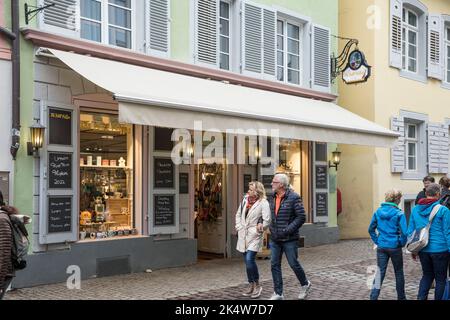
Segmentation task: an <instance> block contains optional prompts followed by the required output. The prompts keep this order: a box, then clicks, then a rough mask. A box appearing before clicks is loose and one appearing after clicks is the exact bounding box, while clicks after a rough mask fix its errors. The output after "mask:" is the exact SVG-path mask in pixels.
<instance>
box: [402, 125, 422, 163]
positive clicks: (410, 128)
mask: <svg viewBox="0 0 450 320" xmlns="http://www.w3.org/2000/svg"><path fill="white" fill-rule="evenodd" d="M405 125H406V130H405V141H406V156H405V159H406V163H405V167H406V170H408V171H417V151H418V149H419V147H418V144H419V140H418V135H417V125H416V124H411V123H405Z"/></svg>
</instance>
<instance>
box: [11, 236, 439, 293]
mask: <svg viewBox="0 0 450 320" xmlns="http://www.w3.org/2000/svg"><path fill="white" fill-rule="evenodd" d="M299 256H300V261H301V263H302V265H303V267H304V269H305V271H306V274H307V276H308V278H309V280H310V281H311V282H312V289H311V291H310V295H309V297H308V299H309V300H367V299H368V297H369V289H368V286H367V279H368V273H369V274H370V271H369V272H368V267H369V270H370V266H373V265H375V264H376V259H375V258H376V256H375V251H374V250H373V247H372V244H371V242H370V241H369V240H353V241H341V242H340V243H338V244H333V245H325V246H320V247H314V248H304V249H301V250H300V255H299ZM404 258H405V259H404V260H405V278H406V279H405V280H406V293H407V298H408V299H415V297H416V294H417V289H418V284H419V281H420V276H421V268H420V263H419V262H414V261H412V259H411V258H410V257H409V256H405V257H404ZM257 263H258V266H259V271H260V275H261V283H262V285H263V294H262V296H261V297H260V299H268V298H269V297H270V296H271V294H272V292H273V286H272V280H271V273H270V260H258V261H257ZM283 278H284V295H285V298H286V299H289V300H293V299H296V298H297V296H298V289H299V285H298V281H297V280H296V278H295V276H294V274H293V272H292V271H291V269H290V268H289V266H288V265H287V262H286V259H285V257H284V258H283ZM245 279H246V276H245V269H244V264H243V261H241V260H240V259H232V260H201V261H199V263H197V264H196V265H193V266H188V267H181V268H172V269H164V270H155V271H153V272H152V273H141V274H131V275H122V276H115V277H108V278H97V279H90V280H86V281H82V284H81V289H80V290H69V289H67V287H66V285H65V283H63V284H55V285H47V286H40V287H35V288H27V289H20V290H15V291H13V292H9V293H8V294H7V296H6V299H10V300H20V299H31V300H41V299H50V300H54V299H58V300H73V299H76V300H78V299H81V300H92V299H98V300H111V299H113V300H115V299H126V300H135V299H139V300H140V299H152V300H160V299H182V300H209V299H213V300H215V299H224V300H240V299H244V298H245V297H243V296H242V295H241V292H242V291H243V289H244V288H245V287H246V283H245ZM432 297H433V289H432V291H431V292H430V299H431V298H432ZM380 299H384V300H386V299H387V300H392V299H396V292H395V279H394V274H393V268H392V265H391V264H390V265H389V268H388V272H387V277H386V279H385V282H384V284H383V287H382V291H381V296H380Z"/></svg>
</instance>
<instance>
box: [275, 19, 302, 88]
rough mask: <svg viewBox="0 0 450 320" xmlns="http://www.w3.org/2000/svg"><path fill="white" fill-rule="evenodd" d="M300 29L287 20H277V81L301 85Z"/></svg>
mask: <svg viewBox="0 0 450 320" xmlns="http://www.w3.org/2000/svg"><path fill="white" fill-rule="evenodd" d="M301 34H302V27H301V26H300V25H298V24H294V23H292V22H290V21H288V20H282V19H278V20H277V79H278V81H283V82H288V83H291V84H297V85H301V76H300V75H301V74H302V72H301V67H300V66H301V64H302V62H301V51H302V49H301V48H302V43H301V40H300V37H301Z"/></svg>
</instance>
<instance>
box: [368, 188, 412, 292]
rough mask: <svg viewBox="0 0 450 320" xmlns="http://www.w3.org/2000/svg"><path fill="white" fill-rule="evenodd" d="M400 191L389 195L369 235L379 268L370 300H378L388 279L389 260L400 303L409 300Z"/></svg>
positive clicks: (404, 224) (404, 219) (404, 220)
mask: <svg viewBox="0 0 450 320" xmlns="http://www.w3.org/2000/svg"><path fill="white" fill-rule="evenodd" d="M402 196H403V195H402V193H401V191H399V190H395V189H394V190H389V191H388V192H386V195H385V202H384V203H382V204H381V206H380V208H378V210H377V211H376V212H375V213H374V214H373V217H372V221H371V222H370V226H369V234H370V237H371V238H372V240H373V242H374V243H375V245H376V246H377V266H378V271H377V273H376V276H375V279H374V283H373V287H372V291H371V293H370V300H378V297H379V295H380V291H381V285H382V284H383V281H384V277H385V275H386V269H387V266H388V263H389V259H391V260H392V265H393V266H394V271H395V283H396V289H397V298H398V300H406V295H405V275H404V272H403V253H402V247H404V246H405V244H406V240H407V237H406V232H407V226H406V217H405V214H404V212H403V211H402V210H401V209H400V208H399V206H398V205H399V204H400V201H401V199H402Z"/></svg>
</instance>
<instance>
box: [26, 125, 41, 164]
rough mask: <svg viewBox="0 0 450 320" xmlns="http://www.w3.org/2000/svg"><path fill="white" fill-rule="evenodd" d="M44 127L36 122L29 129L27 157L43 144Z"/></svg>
mask: <svg viewBox="0 0 450 320" xmlns="http://www.w3.org/2000/svg"><path fill="white" fill-rule="evenodd" d="M44 132H45V127H44V126H43V125H41V124H40V123H38V122H36V123H35V124H33V125H32V126H31V127H30V138H31V141H29V142H28V143H27V153H28V155H29V156H32V155H34V153H35V152H37V151H38V150H39V149H40V148H42V145H43V144H44Z"/></svg>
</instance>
